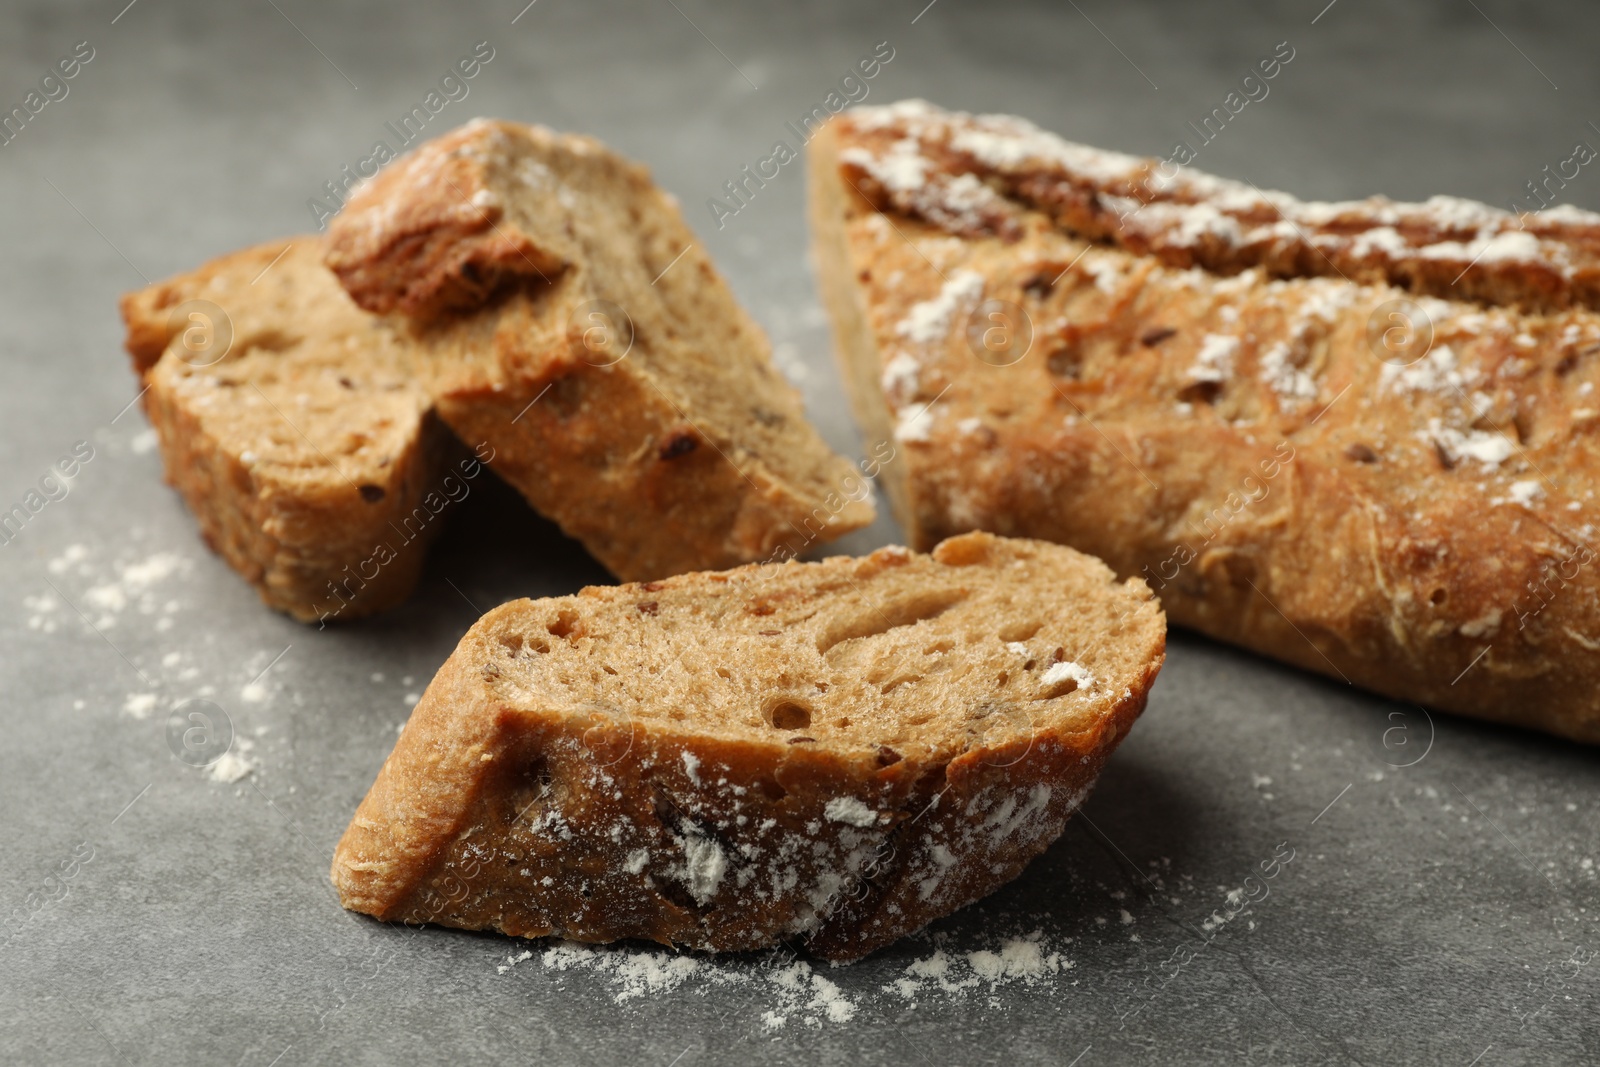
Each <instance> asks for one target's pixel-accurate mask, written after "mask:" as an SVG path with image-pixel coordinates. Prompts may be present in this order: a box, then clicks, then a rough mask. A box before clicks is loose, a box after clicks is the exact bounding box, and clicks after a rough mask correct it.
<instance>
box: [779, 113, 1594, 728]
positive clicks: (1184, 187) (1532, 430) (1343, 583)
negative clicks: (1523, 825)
mask: <svg viewBox="0 0 1600 1067" xmlns="http://www.w3.org/2000/svg"><path fill="white" fill-rule="evenodd" d="M810 166H811V194H810V195H811V209H812V218H813V223H814V233H815V238H816V247H817V256H816V258H817V263H818V269H819V278H820V284H821V286H822V289H823V293H824V296H825V299H826V302H827V304H828V307H829V309H830V312H831V314H832V317H833V320H834V324H835V328H836V331H837V338H838V345H839V352H840V355H841V359H842V360H843V363H844V365H845V372H846V377H847V379H848V382H849V384H850V386H851V391H852V393H853V398H854V402H855V404H856V405H857V410H858V412H859V414H860V416H861V418H862V421H863V422H865V423H866V424H867V426H868V428H869V432H873V433H883V434H894V435H895V437H896V443H897V445H898V446H899V449H898V450H899V456H898V457H897V459H896V461H895V463H894V464H893V465H891V466H890V467H887V468H886V469H885V472H884V477H885V478H886V479H888V483H887V489H888V490H889V495H890V497H891V499H892V500H893V502H894V504H895V508H896V512H897V514H898V515H899V518H900V520H901V522H902V524H903V526H904V528H905V530H906V533H907V535H908V537H909V539H910V540H911V542H912V543H913V544H914V545H918V546H926V545H930V544H933V543H935V542H937V541H939V540H940V539H942V538H945V537H948V536H950V535H952V534H955V533H959V532H961V531H964V530H970V529H979V528H981V529H988V530H993V531H995V532H997V533H1002V534H1010V535H1016V536H1026V537H1037V538H1042V539H1046V540H1051V541H1058V542H1061V543H1064V544H1069V545H1072V546H1074V547H1076V548H1079V549H1081V550H1083V551H1086V552H1092V553H1094V554H1096V555H1099V556H1101V557H1103V558H1104V559H1105V560H1106V561H1107V562H1108V563H1109V564H1110V565H1111V566H1112V567H1113V568H1114V569H1115V570H1116V571H1117V572H1118V573H1119V574H1123V575H1130V574H1140V575H1143V576H1145V578H1146V579H1147V580H1148V581H1149V583H1150V585H1151V586H1152V587H1153V588H1154V589H1155V590H1156V592H1157V593H1158V595H1159V596H1160V597H1161V599H1162V602H1163V605H1164V606H1165V608H1166V610H1167V612H1168V613H1169V614H1170V615H1171V617H1172V619H1173V621H1175V622H1177V623H1180V624H1182V625H1187V626H1192V627H1195V628H1197V629H1199V630H1202V631H1204V632H1206V633H1208V634H1211V635H1213V636H1215V637H1218V638H1221V639H1224V640H1228V641H1232V642H1235V643H1238V644H1240V645H1244V646H1246V647H1248V648H1252V649H1255V650H1257V651H1260V652H1263V653H1266V654H1268V655H1271V656H1275V657H1278V658H1281V659H1284V660H1287V661H1289V662H1291V663H1295V664H1298V665H1300V666H1302V667H1306V668H1309V669H1311V670H1316V671H1321V672H1324V673H1327V674H1330V675H1333V676H1335V677H1338V678H1341V679H1344V680H1347V681H1351V682H1354V683H1356V684H1358V685H1362V686H1365V687H1367V688H1370V689H1373V690H1376V691H1378V692H1380V693H1384V694H1387V695H1389V696H1391V697H1395V698H1397V699H1402V700H1408V701H1415V702H1418V703H1422V704H1426V705H1430V706H1433V707H1438V708H1444V709H1448V710H1452V711H1457V712H1461V713H1464V714H1469V715H1476V716H1479V717H1482V718H1486V719H1493V720H1497V721H1501V722H1508V723H1515V724H1519V725H1524V726H1530V727H1535V728H1539V729H1544V730H1548V731H1551V732H1553V733H1556V734H1560V735H1563V736H1566V737H1570V738H1575V739H1579V740H1583V741H1588V742H1600V655H1596V652H1597V651H1600V580H1597V578H1596V569H1595V568H1594V567H1593V566H1591V565H1590V564H1592V563H1593V562H1594V560H1595V556H1594V552H1593V551H1592V549H1591V547H1590V544H1591V542H1592V539H1593V538H1594V536H1595V526H1594V522H1595V513H1596V509H1597V508H1600V501H1597V500H1596V498H1595V491H1596V489H1597V487H1600V437H1597V435H1596V432H1595V431H1596V429H1597V427H1600V401H1597V399H1596V397H1595V390H1596V386H1597V382H1600V315H1597V314H1596V310H1597V308H1600V295H1597V289H1596V277H1597V272H1596V263H1597V258H1596V257H1597V253H1596V249H1597V248H1600V216H1597V215H1593V214H1590V213H1587V212H1578V211H1575V210H1572V209H1561V210H1550V211H1546V212H1543V213H1542V214H1540V215H1539V216H1537V217H1527V218H1524V219H1521V220H1519V219H1518V218H1516V217H1515V216H1512V215H1509V214H1507V213H1505V212H1498V211H1495V210H1493V209H1490V208H1487V207H1484V206H1483V205H1480V204H1471V203H1468V202H1465V201H1459V200H1453V199H1449V198H1435V199H1434V200H1432V201H1430V202H1429V203H1427V204H1423V205H1405V204H1393V203H1390V202H1388V201H1385V200H1382V199H1380V198H1375V199H1373V200H1369V201H1363V202H1360V203H1351V204H1308V203H1301V202H1299V201H1297V200H1295V199H1294V198H1292V197H1289V196H1287V195H1286V194H1282V193H1261V192H1258V191H1257V190H1255V189H1254V188H1253V187H1251V186H1247V185H1242V184H1239V183H1234V182H1227V181H1223V180H1221V179H1215V178H1211V177H1208V176H1206V175H1203V174H1198V173H1196V172H1194V171H1192V170H1176V172H1175V173H1173V171H1174V170H1175V168H1172V167H1168V166H1166V165H1164V164H1160V163H1157V162H1155V161H1150V160H1138V159H1134V158H1132V157H1128V156H1119V155H1116V154H1114V153H1107V152H1100V151H1097V150H1095V149H1092V148H1086V147H1084V146H1081V145H1074V144H1070V143H1068V142H1065V141H1062V140H1060V139H1059V138H1056V137H1053V136H1051V135H1049V134H1046V133H1043V132H1041V131H1039V130H1038V129H1036V128H1035V127H1033V126H1031V125H1029V124H1028V123H1026V122H1024V121H1022V120H1020V119H1013V118H1008V117H1004V116H980V117H974V116H970V115H965V114H961V113H953V112H945V111H941V110H939V109H937V108H934V107H932V106H930V105H927V104H924V103H921V102H918V101H912V102H907V103H902V104H897V105H894V106H891V107H884V108H862V109H858V110H855V111H852V112H847V113H846V114H844V115H842V116H840V117H839V118H838V119H836V120H835V121H833V122H832V123H830V124H829V126H828V127H827V128H826V129H825V130H823V131H822V132H820V133H819V135H818V136H817V137H816V138H815V139H814V140H813V141H812V143H811V145H810ZM1519 225H1520V227H1521V228H1519ZM1463 272H1464V273H1463ZM1452 279H1454V284H1452Z"/></svg>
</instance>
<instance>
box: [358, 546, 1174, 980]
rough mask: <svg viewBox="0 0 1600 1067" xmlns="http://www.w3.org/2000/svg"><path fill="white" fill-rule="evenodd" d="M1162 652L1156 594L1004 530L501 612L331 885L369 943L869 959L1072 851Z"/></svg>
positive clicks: (411, 733)
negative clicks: (545, 945) (662, 947)
mask: <svg viewBox="0 0 1600 1067" xmlns="http://www.w3.org/2000/svg"><path fill="white" fill-rule="evenodd" d="M1164 648H1165V623H1164V620H1163V618H1162V615H1161V610H1160V608H1159V607H1158V606H1157V605H1156V602H1155V600H1154V598H1153V597H1152V596H1151V594H1150V592H1149V590H1148V589H1147V588H1146V587H1145V585H1144V583H1143V582H1141V581H1139V580H1137V579H1130V580H1128V581H1126V582H1118V581H1117V580H1116V579H1115V578H1114V577H1113V575H1112V574H1111V572H1110V571H1109V570H1108V569H1107V568H1106V567H1105V566H1104V565H1102V564H1101V563H1100V562H1099V561H1098V560H1094V559H1091V558H1089V557H1088V556H1084V555H1080V554H1079V553H1077V552H1074V551H1072V550H1070V549H1066V548H1062V547H1059V546H1055V545H1049V544H1045V543H1043V542H1036V541H1018V540H1005V539H1002V538H996V537H993V536H990V535H988V534H969V535H966V536H962V537H957V538H953V539H951V540H949V541H946V542H945V543H944V544H942V545H940V546H939V547H938V548H937V549H935V550H934V552H933V554H932V555H928V556H922V555H914V554H912V553H910V552H907V551H906V550H905V549H901V548H884V549H880V550H878V551H877V552H874V553H873V554H872V555H870V556H868V557H866V558H863V559H852V558H848V557H842V556H841V557H834V558H831V559H828V560H825V561H823V562H821V563H808V564H801V563H794V562H790V563H786V564H768V565H760V566H750V567H742V568H738V569H736V570H731V571H725V572H721V573H702V574H689V575H683V576H681V577H678V578H673V579H669V580H666V581H662V582H647V583H643V584H637V585H624V586H614V587H606V588H588V589H585V590H583V591H582V592H581V593H579V594H578V595H577V596H568V597H559V598H552V599H548V600H539V601H528V600H519V601H514V602H512V603H509V604H505V605H503V606H502V607H500V608H497V609H495V610H494V611H491V612H490V613H489V614H487V615H485V616H484V617H483V618H482V619H481V620H480V621H479V622H478V624H477V625H476V626H474V627H473V628H472V630H471V631H469V632H468V633H467V635H466V637H464V638H463V639H462V641H461V644H460V646H459V647H457V649H456V651H455V653H454V654H453V655H452V656H451V657H450V659H449V661H448V662H447V663H446V664H445V665H444V667H443V668H441V669H440V671H439V674H438V676H437V677H436V678H434V680H433V683H432V684H431V685H430V686H429V687H428V690H427V692H426V693H425V694H424V695H423V698H422V702H421V703H420V704H418V705H417V708H416V710H415V711H414V712H413V713H412V717H411V720H410V722H408V723H407V724H406V728H405V732H404V733H403V734H402V735H401V737H400V740H399V742H398V743H397V744H396V745H395V748H394V751H393V752H392V753H391V754H390V756H389V758H388V760H387V761H385V763H384V765H383V769H382V770H381V771H380V772H379V774H378V778H377V781H376V782H375V783H374V784H373V786H372V789H371V791H370V792H369V793H368V794H367V797H366V799H365V800H363V801H362V803H361V807H360V809H359V810H358V811H357V812H356V814H355V817H354V819H353V820H352V821H351V823H350V826H349V828H348V829H347V830H346V831H345V834H344V837H343V839H342V840H341V841H340V842H339V847H338V850H337V851H336V852H335V854H334V860H333V882H334V885H335V886H336V887H337V888H338V891H339V896H340V899H341V900H342V901H343V903H344V905H345V907H347V908H350V909H352V910H355V911H361V912H366V913H368V914H370V915H374V916H377V917H378V918H380V919H387V920H396V921H402V922H409V923H423V922H432V923H440V924H442V925H446V926H457V927H464V928H467V929H492V930H499V931H502V932H504V933H507V934H511V935H514V936H520V937H543V936H547V935H553V936H558V937H564V938H570V939H575V940H581V941H613V940H617V939H621V938H643V939H648V940H653V941H658V942H661V943H663V944H671V945H681V946H684V947H688V948H696V949H705V950H710V951H733V950H743V949H756V948H761V947H764V946H769V945H773V944H776V943H777V942H779V941H780V940H787V939H794V940H797V941H801V942H803V943H804V944H805V945H806V946H807V947H808V948H809V950H810V951H812V952H814V953H816V954H818V955H821V956H824V957H826V958H829V959H833V960H848V959H854V958H857V957H860V956H862V955H865V954H866V953H869V952H871V951H873V950H875V949H877V948H879V947H881V946H883V945H886V944H888V943H889V942H891V941H893V940H895V939H896V938H898V937H901V936H902V935H904V934H907V933H909V932H911V931H913V930H916V929H918V928H919V927H921V926H923V925H924V924H926V923H928V922H930V921H931V920H933V919H935V918H937V917H939V916H941V915H946V914H948V913H950V912H952V911H954V910H955V909H957V908H960V907H962V906H963V905H966V904H968V903H971V902H972V901H975V900H977V899H979V898H980V897H982V896H984V895H985V894H987V893H989V892H991V891H993V890H994V889H995V888H996V887H998V886H1000V885H1002V884H1004V883H1005V882H1007V881H1009V880H1010V879H1012V878H1015V877H1016V876H1017V875H1018V873H1020V872H1021V871H1022V869H1023V868H1024V867H1025V866H1026V865H1027V863H1028V861H1029V860H1031V859H1032V858H1033V857H1034V856H1036V855H1038V854H1039V853H1040V852H1042V851H1043V850H1044V849H1045V848H1046V847H1047V846H1048V845H1049V844H1050V843H1051V842H1052V841H1054V840H1055V839H1056V837H1057V836H1059V835H1060V833H1061V831H1062V828H1063V825H1064V824H1065V822H1066V819H1067V817H1068V816H1069V815H1070V814H1071V813H1072V811H1073V810H1074V809H1075V808H1076V807H1077V806H1078V805H1079V804H1080V803H1082V801H1083V799H1084V796H1085V795H1086V794H1087V792H1088V790H1089V788H1090V786H1091V785H1092V784H1093V782H1094V780H1095V777H1096V775H1097V774H1098V773H1099V771H1100V768H1101V766H1102V765H1103V764H1104V763H1105V760H1106V758H1107V757H1108V756H1109V755H1110V754H1111V751H1112V749H1114V748H1115V747H1116V746H1117V744H1118V743H1119V742H1120V741H1121V740H1122V738H1123V736H1124V735H1125V734H1126V733H1127V731H1128V729H1129V727H1130V726H1131V725H1132V723H1133V720H1134V719H1135V718H1136V717H1137V716H1138V714H1139V712H1140V711H1141V710H1142V709H1143V708H1144V704H1145V697H1146V693H1147V692H1148V690H1149V688H1150V685H1151V683H1152V682H1153V681H1154V680H1155V677H1156V672H1157V671H1158V670H1159V669H1160V667H1161V663H1162V659H1163V655H1164Z"/></svg>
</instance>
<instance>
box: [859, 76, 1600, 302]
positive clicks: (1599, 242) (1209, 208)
mask: <svg viewBox="0 0 1600 1067" xmlns="http://www.w3.org/2000/svg"><path fill="white" fill-rule="evenodd" d="M841 121H842V124H843V126H844V127H845V128H846V129H847V130H848V133H847V134H846V137H847V140H848V142H849V143H848V144H847V145H845V146H844V149H843V152H844V154H843V155H842V156H841V158H840V162H841V163H842V164H843V170H842V172H843V174H844V175H845V176H846V177H847V178H848V180H849V181H850V182H852V183H853V184H854V185H855V187H856V188H857V189H858V190H859V191H860V192H861V193H862V194H863V195H865V196H867V197H869V198H870V199H871V200H872V201H873V202H874V204H875V205H876V206H878V207H880V208H882V207H888V208H891V209H893V210H895V211H897V212H901V213H903V214H907V215H911V216H914V217H918V218H921V219H923V220H924V221H926V222H930V223H933V224H934V225H937V226H940V227H942V228H944V229H946V230H949V231H951V232H956V233H960V234H962V235H965V236H977V235H980V234H987V235H999V236H1007V237H1009V236H1015V235H1016V234H1017V233H1019V232H1020V229H1019V228H1020V227H1021V226H1022V225H1023V224H1024V220H1025V218H1026V217H1027V216H1028V215H1029V214H1030V213H1036V214H1040V215H1043V216H1044V217H1047V218H1049V219H1051V220H1052V221H1053V222H1055V224H1056V225H1057V226H1058V227H1059V228H1061V229H1063V230H1065V231H1068V232H1071V233H1073V234H1076V235H1078V236H1080V237H1083V238H1087V239H1089V240H1094V241H1101V242H1106V243H1110V244H1114V245H1116V246H1118V247H1120V248H1124V249H1126V250H1127V251H1129V252H1133V253H1136V254H1138V255H1147V256H1150V257H1152V258H1154V259H1156V260H1158V261H1159V262H1161V263H1163V264H1165V265H1167V266H1169V267H1176V268H1180V269H1181V268H1187V267H1194V266H1198V267H1202V268H1204V269H1205V270H1208V271H1211V272H1213V273H1218V274H1238V273H1240V272H1242V271H1245V270H1249V269H1252V268H1256V269H1259V270H1261V271H1262V272H1264V273H1265V274H1266V275H1267V276H1268V277H1276V278H1308V277H1320V276H1329V277H1341V278H1344V279H1346V280H1348V281H1354V282H1361V283H1365V284H1384V285H1392V286H1396V287H1398V288H1402V289H1406V290H1408V291H1409V292H1411V293H1413V294H1416V295H1419V296H1422V295H1425V296H1434V297H1438V298H1441V299H1449V300H1476V301H1482V302H1484V303H1488V304H1493V305H1497V306H1502V307H1506V306H1513V305H1515V306H1520V307H1522V308H1523V309H1524V310H1530V311H1545V312H1550V311H1559V310H1562V309H1565V308H1570V307H1583V308H1588V309H1590V310H1600V215H1597V214H1595V213H1593V212H1589V211H1582V210H1579V209H1576V208H1572V207H1569V206H1565V205H1563V206H1561V207H1558V208H1552V209H1550V210H1547V211H1541V212H1537V213H1533V214H1522V215H1517V214H1513V213H1511V212H1508V211H1501V210H1498V209H1496V208H1491V207H1489V206H1487V205H1485V204H1480V203H1478V202H1476V201H1471V200H1463V199H1460V198H1458V197H1449V196H1436V197H1433V198H1432V199H1431V200H1429V201H1428V202H1427V203H1425V204H1403V203H1396V202H1394V201H1392V200H1389V199H1388V198H1386V197H1381V196H1374V197H1369V198H1367V199H1366V200H1359V201H1347V202H1342V203H1319V202H1311V203H1308V202H1305V201H1301V200H1298V199H1296V198H1295V197H1293V196H1290V195H1289V194H1288V193H1282V192H1274V191H1265V190H1261V189H1259V188H1257V187H1256V186H1254V185H1250V184H1247V183H1244V182H1235V181H1229V180H1228V179H1225V178H1217V177H1213V176H1212V175H1209V174H1204V173H1201V172H1199V171H1196V170H1194V169H1192V168H1189V167H1183V166H1180V165H1179V163H1178V162H1175V161H1163V160H1154V159H1143V158H1139V157H1135V156H1127V155H1123V154H1121V153H1118V152H1108V151H1104V150H1102V149H1098V148H1090V147H1088V146H1086V145H1079V144H1073V143H1071V142H1068V141H1064V140H1062V139H1061V138H1059V137H1056V136H1055V135H1053V134H1050V133H1046V132H1045V131H1043V130H1040V129H1039V128H1037V127H1036V126H1034V125H1033V124H1031V123H1029V122H1027V121H1026V120H1023V119H1019V118H1015V117H1013V116H1010V115H968V114H965V113H963V112H946V111H941V110H940V109H938V108H935V107H932V106H930V105H928V104H925V103H923V102H921V101H917V100H907V101H902V102H901V103H898V104H895V105H892V106H890V107H884V108H861V109H857V110H856V111H854V112H852V113H851V114H850V115H849V116H847V117H846V118H845V119H843V120H841ZM1469 267H1470V270H1469V269H1468V268H1469Z"/></svg>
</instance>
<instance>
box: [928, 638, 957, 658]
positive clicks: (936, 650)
mask: <svg viewBox="0 0 1600 1067" xmlns="http://www.w3.org/2000/svg"><path fill="white" fill-rule="evenodd" d="M955 647H956V643H955V642H954V641H952V640H950V639H949V638H940V639H939V640H937V641H935V642H934V643H933V644H931V645H929V646H928V647H927V648H925V649H923V650H922V654H923V655H924V656H942V655H944V654H945V653H946V652H949V651H950V650H951V649H952V648H955Z"/></svg>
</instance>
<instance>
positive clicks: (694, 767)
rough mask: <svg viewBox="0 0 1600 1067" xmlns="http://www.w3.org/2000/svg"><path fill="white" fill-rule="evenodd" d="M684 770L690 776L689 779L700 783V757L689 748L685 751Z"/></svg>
mask: <svg viewBox="0 0 1600 1067" xmlns="http://www.w3.org/2000/svg"><path fill="white" fill-rule="evenodd" d="M683 771H684V773H685V774H687V775H688V776H689V781H691V782H693V783H694V784H695V785H700V784H701V783H700V757H699V756H696V755H695V754H694V753H693V752H689V751H687V750H685V751H684V753H683Z"/></svg>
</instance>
